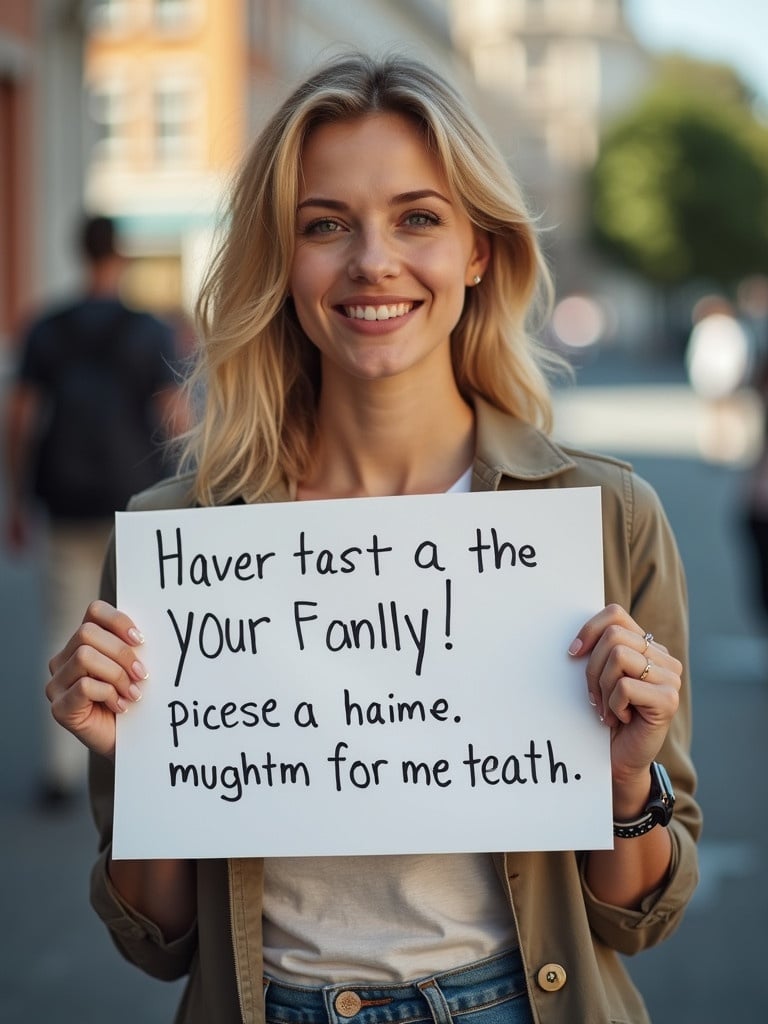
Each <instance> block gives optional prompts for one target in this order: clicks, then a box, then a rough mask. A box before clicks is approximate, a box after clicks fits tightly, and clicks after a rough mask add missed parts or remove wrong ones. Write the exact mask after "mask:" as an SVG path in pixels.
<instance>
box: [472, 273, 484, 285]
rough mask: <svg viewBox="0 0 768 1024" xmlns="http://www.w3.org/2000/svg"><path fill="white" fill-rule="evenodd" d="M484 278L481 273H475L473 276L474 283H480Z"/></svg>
mask: <svg viewBox="0 0 768 1024" xmlns="http://www.w3.org/2000/svg"><path fill="white" fill-rule="evenodd" d="M482 280H483V279H482V277H480V275H479V274H475V276H474V277H473V278H472V284H480V282H481V281H482Z"/></svg>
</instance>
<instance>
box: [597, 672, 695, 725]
mask: <svg viewBox="0 0 768 1024" xmlns="http://www.w3.org/2000/svg"><path fill="white" fill-rule="evenodd" d="M675 682H676V678H675V676H674V674H673V673H664V678H663V679H660V680H659V682H656V683H648V682H641V681H640V680H638V679H634V678H631V677H629V676H622V678H621V679H619V680H618V681H617V682H616V684H615V685H614V686H613V688H612V689H611V693H610V696H609V697H608V700H607V704H606V710H607V713H606V723H607V724H608V719H609V717H610V718H613V717H614V716H615V718H616V720H617V722H621V723H622V724H623V725H628V724H629V722H631V721H632V718H633V716H634V715H635V714H638V715H641V716H642V718H643V720H644V721H645V722H646V723H647V724H648V726H649V727H651V728H654V729H656V728H660V727H664V728H666V727H667V726H668V725H669V723H670V721H671V720H672V718H673V717H674V715H675V713H676V711H677V709H678V706H679V703H680V688H679V686H677V685H675Z"/></svg>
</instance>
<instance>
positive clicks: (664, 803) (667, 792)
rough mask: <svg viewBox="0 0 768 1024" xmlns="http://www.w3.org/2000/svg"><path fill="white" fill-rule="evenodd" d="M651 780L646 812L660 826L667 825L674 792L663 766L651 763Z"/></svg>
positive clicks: (670, 814) (672, 806) (673, 804)
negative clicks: (649, 799) (649, 798)
mask: <svg viewBox="0 0 768 1024" xmlns="http://www.w3.org/2000/svg"><path fill="white" fill-rule="evenodd" d="M651 779H652V781H651V802H650V804H649V805H648V810H649V811H650V812H651V813H652V814H653V816H654V818H656V820H657V821H658V823H659V824H660V825H668V824H669V822H670V819H671V818H672V810H673V808H674V806H675V791H674V789H673V788H672V783H671V781H670V778H669V775H668V774H667V769H666V768H665V767H664V765H663V764H659V763H658V762H657V761H654V762H653V764H652V765H651Z"/></svg>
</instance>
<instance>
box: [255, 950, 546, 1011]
mask: <svg viewBox="0 0 768 1024" xmlns="http://www.w3.org/2000/svg"><path fill="white" fill-rule="evenodd" d="M264 1001H265V1004H266V1019H267V1024H416V1022H419V1021H424V1022H426V1024H429V1022H434V1024H453V1022H462V1024H533V1017H532V1016H531V1008H530V1004H529V1002H528V992H527V989H526V985H525V975H524V973H523V966H522V962H521V960H520V954H519V953H518V952H517V951H516V950H515V951H514V952H511V953H500V954H498V955H497V956H493V957H489V958H488V959H487V960H478V961H477V962H476V963H473V964H468V965H467V966H465V967H456V968H454V969H453V970H450V971H445V972H443V973H442V974H435V975H433V976H432V977H430V978H423V979H421V980H420V981H414V982H409V983H408V984H404V985H403V984H401V985H386V984H381V985H365V984H363V985H360V984H357V983H348V984H344V985H324V986H323V987H322V988H313V987H311V986H304V985H292V984H291V985H289V984H286V983H285V982H282V981H276V980H274V979H272V978H267V977H265V978H264Z"/></svg>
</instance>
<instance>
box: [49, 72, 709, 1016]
mask: <svg viewBox="0 0 768 1024" xmlns="http://www.w3.org/2000/svg"><path fill="white" fill-rule="evenodd" d="M229 213H230V216H229V219H228V224H229V227H228V233H227V235H226V238H225V239H224V241H223V244H222V246H221V249H220V251H219V253H218V256H217V258H216V260H215V263H214V266H213V269H212V271H211V272H210V274H209V276H208V279H207V281H206V283H205V285H204V288H203V292H202V297H201V300H200V305H199V314H200V323H201V329H202V332H203V336H204V346H203V359H202V362H201V365H200V368H199V370H198V373H197V380H193V381H192V382H191V386H192V387H193V388H194V387H196V384H197V381H198V380H199V381H203V382H204V384H205V388H206V396H207V397H206V402H205V409H204V412H203V415H202V419H201V422H200V425H199V427H198V428H197V430H196V432H194V433H193V434H192V436H191V438H190V441H189V446H188V452H187V454H188V458H189V459H190V463H191V465H192V466H193V469H192V470H191V471H190V472H188V473H187V475H185V476H182V477H181V478H179V479H176V480H172V481H170V482H167V483H165V484H161V485H159V486H158V487H157V488H154V489H152V490H150V491H148V492H145V493H144V494H143V495H141V496H139V497H138V498H137V499H136V500H135V501H134V502H133V505H132V507H133V508H135V509H156V508H178V507H185V506H189V505H192V504H195V503H197V504H202V505H213V504H226V503H231V502H237V501H246V502H264V501H289V500H306V499H325V498H349V497H354V496H357V495H396V494H419V493H431V492H443V491H448V490H453V489H458V490H469V489H473V490H489V489H516V488H526V487H580V486H596V485H597V486H600V487H601V488H602V495H603V519H604V551H605V586H606V593H607V597H608V601H609V602H610V603H609V604H608V606H607V607H606V608H604V609H603V610H601V611H596V614H595V615H594V617H593V618H591V619H590V620H589V621H588V622H587V623H585V624H584V626H583V628H582V629H581V630H580V632H579V633H578V635H577V637H575V638H574V640H573V642H572V644H571V646H570V653H571V655H572V656H573V657H575V658H580V659H582V660H583V663H584V667H585V685H584V699H585V700H589V701H590V702H591V703H592V704H593V705H594V707H595V713H596V714H598V715H599V716H600V719H601V721H603V722H604V724H605V727H606V728H608V729H610V730H611V769H612V779H613V798H614V814H615V817H616V819H617V821H618V823H619V826H618V828H619V836H618V837H617V839H616V842H615V849H613V850H597V851H591V852H581V853H563V852H557V853H525V854H515V853H513V852H507V853H498V854H487V855H467V856H458V855H456V856H453V855H451V856H445V855H441V856H432V857H410V856H404V857H372V858H357V859H356V860H355V862H354V863H353V864H350V863H348V862H347V861H346V860H345V859H344V858H304V859H301V858H297V859H275V860H267V861H263V860H258V859H249V860H230V861H228V862H223V861H213V860H205V861H199V862H196V863H195V862H187V861H159V862H146V861H145V862H126V861H112V860H111V857H110V833H111V801H112V759H113V756H114V743H115V739H114V737H115V716H116V715H117V714H119V713H120V712H122V711H123V710H124V709H125V708H126V707H127V706H128V704H129V703H130V702H131V701H132V700H137V699H139V698H140V696H141V691H142V687H143V686H144V685H147V686H151V685H152V683H151V680H150V681H147V682H146V684H145V683H144V678H145V676H146V672H145V670H144V668H143V666H142V664H141V661H140V658H139V654H140V652H139V650H138V648H139V647H140V644H141V640H142V637H141V634H140V632H139V625H140V624H137V623H134V622H132V621H131V620H130V619H129V618H128V617H127V616H126V615H125V614H123V613H121V612H120V611H118V610H116V609H115V608H114V607H113V605H112V602H113V601H114V594H115V589H114V564H113V556H112V555H111V556H110V558H109V559H108V561H107V569H106V572H105V577H104V585H103V593H102V596H103V598H104V600H103V601H97V602H95V603H94V604H93V605H92V606H91V607H90V608H89V609H88V612H87V613H86V617H85V620H84V623H83V625H82V626H81V628H80V629H79V630H78V632H77V634H76V635H75V636H74V637H73V638H72V640H71V641H70V643H69V644H68V645H67V646H66V648H65V649H64V650H63V651H62V652H61V653H60V654H59V655H58V656H57V657H55V658H54V659H53V661H52V663H51V668H52V672H53V676H52V679H51V681H50V682H49V684H48V690H47V692H48V696H49V699H50V700H51V702H52V706H53V714H54V716H55V718H56V719H57V720H58V721H59V722H60V723H61V724H62V725H64V726H66V727H67V728H69V729H70V730H71V731H73V732H74V733H75V734H76V735H78V736H79V737H80V738H81V739H82V740H83V742H84V743H86V745H87V746H88V747H89V748H90V749H91V751H92V752H93V757H92V793H93V799H94V808H95V815H96V820H97V824H98V826H99V829H100V834H101V848H102V856H101V858H100V860H99V861H98V863H97V865H96V867H95V869H94V873H93V887H92V898H93V902H94V905H95V906H96V909H97V910H98V912H99V914H100V915H101V916H102V918H103V919H104V921H105V922H106V923H107V925H108V927H109V929H110V931H111V933H112V935H113V937H114V939H115V941H116V942H117V944H118V946H119V947H120V948H121V950H122V951H123V953H124V954H125V955H126V956H127V957H128V958H129V959H130V960H132V961H133V962H134V963H136V964H138V965H139V966H141V967H143V968H144V969H145V970H147V971H148V972H150V973H152V974H154V975H156V976H158V977H162V978H175V977H179V976H182V975H184V974H189V983H188V986H187V989H186V993H185V997H184V1000H183V1004H182V1007H181V1008H180V1010H179V1014H178V1018H177V1020H179V1021H184V1022H198V1021H201V1022H202V1021H217V1022H227V1021H240V1020H244V1021H249V1022H250V1021H262V1020H264V1019H266V1020H282V1021H297V1022H298V1021H301V1020H303V1021H311V1022H314V1021H325V1020H329V1021H335V1020H338V1019H339V1018H341V1019H355V1020H359V1021H361V1022H362V1021H364V1022H365V1024H375V1022H377V1021H379V1020H381V1021H384V1020H386V1021H398V1020H435V1021H450V1020H459V1019H462V1018H463V1014H464V1013H465V1012H466V1011H470V1012H471V1013H472V1020H473V1021H474V1022H476V1024H496V1022H497V1021H502V1020H503V1021H507V1022H517V1021H519V1022H530V1021H539V1022H560V1024H573V1022H576V1021H609V1020H610V1021H633V1022H640V1021H645V1020H647V1015H646V1012H645V1009H644V1007H643V1003H642V1000H641V998H640V996H639V995H638V993H637V992H636V991H635V989H634V987H633V986H632V984H631V982H630V981H629V979H628V977H627V975H626V973H625V971H624V969H623V967H622V966H621V963H620V961H619V958H618V956H617V953H634V952H637V951H638V950H641V949H643V948H645V947H647V946H650V945H653V944H654V943H656V942H658V941H660V940H661V939H663V938H664V937H665V936H666V935H668V934H669V933H670V932H671V931H672V930H673V929H674V928H675V926H676V925H677V924H678V923H679V921H680V917H681V915H682V913H683V910H684V907H685V905H686V903H687V901H688V899H689V898H690V896H691V893H692V891H693V889H694V887H695V884H696V877H697V874H696V854H695V839H696V837H697V835H698V832H699V828H700V816H699V811H698V809H697V807H696V804H695V803H694V801H693V796H692V794H693V790H694V783H695V779H694V773H693V769H692V766H691V763H690V759H689V755H688V747H689V739H690V694H689V690H688V680H687V676H685V673H684V669H683V666H682V665H681V663H680V661H678V659H677V657H676V656H675V655H676V654H680V655H683V654H684V653H685V651H686V647H687V636H686V598H685V588H684V581H683V576H682V571H681V567H680V563H679V558H678V555H677V551H676V548H675V544H674V541H673V539H672V537H671V535H670V531H669V528H668V525H667V523H666V520H665V518H664V515H663V513H662V511H661V509H660V507H659V504H658V502H657V499H656V498H655V495H654V494H653V492H652V491H651V489H650V488H649V487H648V485H647V484H645V483H643V482H642V481H641V480H639V479H638V478H637V477H635V476H634V475H633V474H632V472H631V470H630V469H629V467H627V466H625V465H623V464H620V463H617V462H615V461H612V460H607V459H601V458H599V457H595V456H592V455H584V454H581V453H578V452H573V451H570V450H566V449H563V448H561V447H559V446H557V445H555V444H554V443H553V442H552V441H550V440H549V439H548V437H547V436H546V434H545V433H544V432H542V430H541V429H540V428H543V429H546V428H547V427H548V425H549V420H550V404H549V395H548V391H547V387H546V383H545V377H544V375H543V372H542V366H543V357H542V355H541V353H540V352H539V351H538V350H537V348H536V346H535V344H534V342H533V341H532V339H531V338H530V337H529V336H528V334H527V332H526V322H527V318H528V316H529V313H530V309H531V306H532V304H533V302H534V300H535V298H536V296H537V295H538V294H540V293H541V290H542V288H543V289H544V290H545V291H546V289H547V287H548V284H547V275H546V270H545V267H544V264H543V261H542V258H541V254H540V251H539V248H538V246H537V242H536V238H535V234H534V231H533V229H532V226H531V221H530V218H529V216H528V214H527V213H526V211H525V207H524V204H523V201H522V199H521V196H520V193H519V190H518V188H517V187H516V185H515V183H514V181H513V179H512V178H511V176H510V172H509V170H508V169H507V167H506V166H505V164H504V161H503V160H502V159H501V157H500V156H499V155H498V153H497V152H496V151H495V149H494V148H493V147H492V146H491V145H490V144H489V142H488V141H487V140H486V139H485V138H484V136H483V135H482V134H480V133H479V132H478V130H477V128H476V127H475V120H474V118H473V117H472V116H471V115H470V114H469V113H468V112H467V111H466V110H465V108H464V106H463V105H462V102H461V100H460V99H459V97H458V96H456V95H455V93H454V92H453V90H452V89H451V88H450V87H449V86H448V85H446V84H445V82H443V81H442V80H441V79H440V78H439V77H438V76H436V75H435V74H433V73H432V72H431V71H429V70H428V69H427V68H425V67H423V66H422V65H420V64H418V63H416V62H413V61H408V60H402V59H400V58H393V59H390V60H385V61H383V62H374V61H371V60H369V59H368V58H366V57H363V56H350V57H344V58H340V59H338V60H336V61H333V62H331V63H330V64H329V65H327V66H326V67H324V68H323V69H321V70H320V71H319V72H318V73H317V74H315V75H314V76H312V77H311V78H310V79H308V81H306V82H305V83H304V84H303V85H302V86H300V87H299V88H298V89H297V91H296V92H295V93H294V94H293V95H292V96H291V97H290V98H289V99H288V100H287V101H286V102H285V103H284V104H283V106H282V107H281V108H280V110H279V111H278V112H277V114H276V115H275V117H274V118H273V120H272V121H271V123H270V124H269V125H268V126H267V127H266V129H265V130H264V132H263V133H262V135H261V136H260V138H259V139H258V140H257V141H256V143H255V145H254V147H253V150H252V152H251V154H250V156H249V158H248V159H247V161H246V163H245V164H244V166H243V168H242V171H241V173H240V175H239V178H238V181H237V184H236V187H235V189H234V192H233V196H232V202H231V208H230V211H229ZM145 628H147V629H151V623H149V624H147V625H146V627H145ZM653 633H657V634H658V636H659V638H660V640H662V641H663V643H661V642H659V641H657V640H654V638H653ZM667 647H669V649H670V650H671V651H673V652H675V654H671V653H668V650H667ZM656 759H658V760H660V761H662V762H663V763H664V764H665V766H666V768H667V771H668V772H669V775H670V776H671V778H672V781H673V783H674V787H675V789H676V791H677V805H676V807H675V814H674V816H673V817H672V819H671V821H669V822H668V823H667V822H666V818H667V817H668V813H669V809H670V808H669V801H668V800H667V801H666V802H665V801H664V800H663V799H661V797H662V796H663V794H659V793H658V792H657V791H656V790H657V787H658V778H657V776H656V775H654V774H652V773H653V772H654V771H655V769H654V768H653V763H654V762H655V760H656ZM654 799H655V800H656V804H655V810H654V811H653V813H651V812H648V813H646V811H647V807H648V806H649V802H652V801H653V800H654ZM654 814H655V815H656V817H654ZM657 817H662V818H664V819H665V821H664V824H667V825H668V827H652V826H653V825H654V823H655V821H656V818H657ZM627 823H631V824H627ZM265 827H269V824H268V823H265ZM265 1004H266V1018H265V1016H264V1014H265V1009H264V1006H265Z"/></svg>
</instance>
